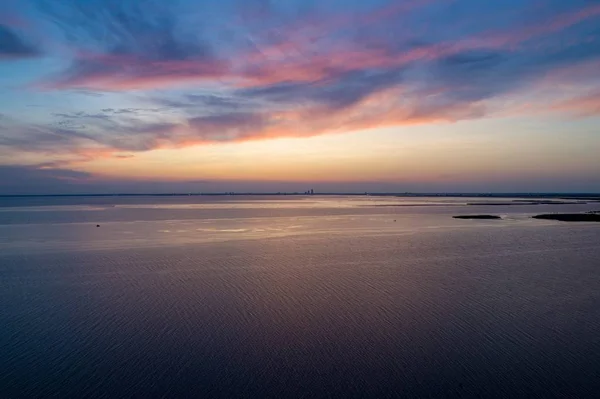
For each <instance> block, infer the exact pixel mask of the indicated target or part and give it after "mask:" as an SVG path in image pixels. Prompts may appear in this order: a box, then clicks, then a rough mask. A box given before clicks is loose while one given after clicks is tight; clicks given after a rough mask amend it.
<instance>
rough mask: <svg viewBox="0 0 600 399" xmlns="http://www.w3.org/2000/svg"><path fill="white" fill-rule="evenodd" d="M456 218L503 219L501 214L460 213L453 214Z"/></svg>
mask: <svg viewBox="0 0 600 399" xmlns="http://www.w3.org/2000/svg"><path fill="white" fill-rule="evenodd" d="M452 217H453V218H454V219H483V220H495V219H502V218H501V217H500V216H496V215H458V216H452Z"/></svg>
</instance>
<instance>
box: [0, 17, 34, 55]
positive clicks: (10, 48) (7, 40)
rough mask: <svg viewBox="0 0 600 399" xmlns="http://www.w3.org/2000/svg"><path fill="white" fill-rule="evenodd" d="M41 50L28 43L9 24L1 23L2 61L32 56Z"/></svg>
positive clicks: (0, 45) (0, 44)
mask: <svg viewBox="0 0 600 399" xmlns="http://www.w3.org/2000/svg"><path fill="white" fill-rule="evenodd" d="M38 55H39V50H38V49H37V48H35V47H34V46H33V45H31V44H29V43H27V42H26V41H25V40H23V39H22V38H21V37H20V36H19V35H17V34H16V33H15V32H14V31H13V30H12V29H11V28H9V27H8V26H4V25H0V61H2V60H18V59H23V58H31V57H35V56H38Z"/></svg>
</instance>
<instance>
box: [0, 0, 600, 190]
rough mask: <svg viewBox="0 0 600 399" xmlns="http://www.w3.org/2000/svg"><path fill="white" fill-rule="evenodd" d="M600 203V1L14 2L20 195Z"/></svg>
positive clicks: (15, 172) (8, 119)
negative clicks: (447, 195)
mask: <svg viewBox="0 0 600 399" xmlns="http://www.w3.org/2000/svg"><path fill="white" fill-rule="evenodd" d="M311 188H313V189H315V190H316V191H317V192H318V191H319V190H320V191H346V192H348V191H354V192H363V191H370V192H377V191H385V192H600V0H569V1H565V0H487V1H482V0H396V1H389V0H373V1H366V0H320V1H317V0H280V1H275V0H220V1H208V0H168V1H167V0H61V1H56V0H2V1H1V2H0V194H46V193H48V194H56V193H69V194H74V193H78V194H84V193H110V192H132V193H133V192H136V193H139V192H217V191H262V192H266V191H270V192H273V191H305V190H308V189H311Z"/></svg>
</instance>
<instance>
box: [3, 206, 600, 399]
mask: <svg viewBox="0 0 600 399" xmlns="http://www.w3.org/2000/svg"><path fill="white" fill-rule="evenodd" d="M474 200H476V199H465V198H456V199H453V198H430V199H427V198H418V199H413V198H411V199H402V198H383V199H382V198H376V197H373V198H369V197H322V198H321V197H316V196H315V197H290V198H281V197H264V198H260V197H258V198H255V197H252V198H236V197H223V198H203V197H189V198H187V197H173V198H171V197H166V198H161V197H159V198H156V197H155V198H153V197H148V198H147V197H138V198H113V197H108V198H97V197H91V198H81V197H77V198H74V199H73V198H69V199H62V198H59V199H45V200H40V199H35V201H32V200H29V202H28V200H23V201H22V202H15V201H14V199H11V202H10V203H8V202H7V201H5V202H4V203H3V202H2V200H0V275H1V276H2V279H1V280H0V303H2V306H1V307H0V326H2V329H1V330H0V397H8V398H13V397H15V398H16V397H51V396H54V397H63V398H64V397H78V398H79V397H107V398H108V397H144V398H151V397H274V398H275V397H595V395H596V393H597V392H598V390H599V389H600V375H599V373H600V371H599V370H600V338H599V337H600V324H599V320H600V294H599V288H600V272H599V267H600V262H599V261H598V259H600V225H598V224H593V223H578V224H570V223H561V222H554V221H541V220H533V219H531V218H530V216H531V215H533V214H537V213H546V212H563V211H586V210H593V209H598V208H599V207H600V206H594V205H593V204H589V205H519V206H486V205H480V206H476V207H473V206H467V205H465V204H466V203H468V202H473V201H474ZM3 205H4V206H3ZM379 205H398V206H392V207H390V206H384V207H382V206H379ZM466 213H492V214H499V215H502V216H503V218H504V219H503V220H500V221H495V220H456V219H452V217H451V216H452V215H456V214H466ZM97 224H99V225H100V227H96V225H97Z"/></svg>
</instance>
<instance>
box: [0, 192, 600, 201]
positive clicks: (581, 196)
mask: <svg viewBox="0 0 600 399" xmlns="http://www.w3.org/2000/svg"><path fill="white" fill-rule="evenodd" d="M336 195H337V196H363V197H364V196H371V197H400V198H411V197H412V198H414V197H416V198H419V197H441V198H461V197H463V198H554V199H568V200H586V201H600V193H364V192H363V193H343V192H341V193H337V192H323V193H314V194H306V193H300V192H265V193H260V192H239V193H238V192H221V193H114V194H0V198H36V197H190V196H193V197H215V196H298V197H315V196H336Z"/></svg>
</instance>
